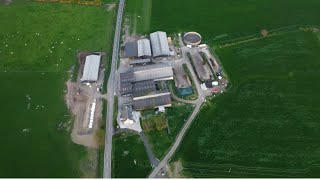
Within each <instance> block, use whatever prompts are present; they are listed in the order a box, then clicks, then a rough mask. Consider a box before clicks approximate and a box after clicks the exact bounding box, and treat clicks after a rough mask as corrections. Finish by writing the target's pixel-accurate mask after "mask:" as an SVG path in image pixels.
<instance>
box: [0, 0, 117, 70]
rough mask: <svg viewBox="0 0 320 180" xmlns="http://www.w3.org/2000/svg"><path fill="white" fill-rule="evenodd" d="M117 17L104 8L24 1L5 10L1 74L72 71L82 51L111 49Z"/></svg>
mask: <svg viewBox="0 0 320 180" xmlns="http://www.w3.org/2000/svg"><path fill="white" fill-rule="evenodd" d="M17 12H18V13H17ZM113 15H114V11H111V12H108V11H106V10H105V9H103V7H95V6H81V5H70V4H52V3H36V2H25V1H22V0H18V1H17V2H16V3H14V4H13V5H10V6H2V7H1V8H0V17H1V19H0V26H1V27H3V28H2V30H1V32H0V39H1V42H3V43H1V44H0V49H1V53H0V59H1V60H2V61H1V63H0V70H1V71H4V70H11V71H13V70H15V71H23V70H28V71H30V70H32V71H65V70H68V69H69V68H70V67H71V66H72V65H73V64H74V63H75V60H76V53H77V51H78V50H80V51H81V50H83V51H84V50H87V51H106V50H107V49H108V47H109V46H110V44H112V43H110V42H111V39H110V38H111V33H110V32H111V30H112V28H108V26H112V24H113ZM92 27H95V28H94V29H95V30H94V31H92ZM37 33H39V35H37ZM78 39H79V40H78ZM108 40H109V42H108ZM106 41H107V42H106ZM6 45H7V46H6ZM11 52H13V54H11ZM51 52H52V53H51ZM60 59H61V60H60ZM57 64H58V66H57Z"/></svg>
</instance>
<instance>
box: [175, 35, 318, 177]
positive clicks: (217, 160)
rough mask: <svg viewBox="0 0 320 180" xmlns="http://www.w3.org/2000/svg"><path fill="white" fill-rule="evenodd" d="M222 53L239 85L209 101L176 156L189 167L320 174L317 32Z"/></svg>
mask: <svg viewBox="0 0 320 180" xmlns="http://www.w3.org/2000/svg"><path fill="white" fill-rule="evenodd" d="M218 54H219V56H220V59H221V62H222V63H223V66H224V68H225V70H226V72H227V73H228V75H229V78H230V80H231V83H232V87H231V88H230V89H229V91H228V92H227V93H226V94H223V95H221V96H219V97H218V98H216V99H214V100H213V101H211V102H210V103H208V104H207V105H205V106H204V107H203V109H202V110H201V112H200V114H199V115H198V117H197V118H196V120H195V121H194V123H193V125H192V127H191V128H190V130H189V131H188V133H187V135H186V137H185V139H184V141H183V142H182V146H181V147H180V150H179V151H178V154H177V156H176V157H175V159H182V161H183V166H184V173H185V175H186V176H192V177H309V176H318V177H319V175H320V174H319V170H320V168H319V166H317V164H319V163H320V146H319V142H318V137H320V126H319V125H320V123H319V118H320V112H319V108H320V103H319V102H320V96H319V95H318V92H319V91H320V85H319V83H317V82H318V81H319V77H320V71H319V69H320V41H319V39H318V37H317V35H316V34H314V33H305V32H294V33H287V34H283V35H280V36H274V37H270V38H265V39H262V40H259V41H255V42H251V43H247V44H242V45H237V46H233V47H229V48H223V49H219V50H218ZM239 166H241V167H239ZM230 168H232V169H233V170H231V171H230V172H229V173H228V171H229V170H230ZM268 168H269V169H268Z"/></svg>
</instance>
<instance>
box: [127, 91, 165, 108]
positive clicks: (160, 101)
mask: <svg viewBox="0 0 320 180" xmlns="http://www.w3.org/2000/svg"><path fill="white" fill-rule="evenodd" d="M158 106H164V107H170V106H171V96H170V93H168V94H163V95H158V96H152V97H150V98H145V99H137V100H133V109H135V110H143V109H148V108H155V107H158Z"/></svg>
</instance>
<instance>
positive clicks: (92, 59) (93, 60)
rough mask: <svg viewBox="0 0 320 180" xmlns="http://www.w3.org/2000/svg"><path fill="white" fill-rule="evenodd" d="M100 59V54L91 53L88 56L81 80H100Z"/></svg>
mask: <svg viewBox="0 0 320 180" xmlns="http://www.w3.org/2000/svg"><path fill="white" fill-rule="evenodd" d="M100 59H101V56H100V55H89V56H87V57H86V62H85V65H84V69H83V74H82V77H81V82H85V83H87V82H89V83H91V82H96V81H97V80H98V74H99V67H100Z"/></svg>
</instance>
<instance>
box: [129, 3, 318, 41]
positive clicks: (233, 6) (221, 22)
mask: <svg viewBox="0 0 320 180" xmlns="http://www.w3.org/2000/svg"><path fill="white" fill-rule="evenodd" d="M143 1H145V0H132V1H130V4H128V5H127V7H126V8H127V11H129V10H130V11H133V10H132V9H135V11H140V12H142V11H143V6H142V4H143ZM319 6H320V1H318V0H307V1H301V0H281V1H277V0H268V1H261V0H238V1H233V0H198V1H194V0H184V1H182V0H176V1H172V0H152V12H151V14H152V16H151V23H150V27H149V32H152V31H158V30H162V31H167V32H168V33H169V34H171V33H176V32H186V31H197V32H199V33H200V34H201V35H202V37H203V39H204V41H205V42H207V43H212V42H222V41H226V40H229V39H234V38H238V37H243V36H247V35H252V34H255V33H259V32H260V31H261V30H262V29H267V30H270V29H277V28H281V27H285V26H293V25H315V24H320V18H318V16H317V15H318V7H319ZM140 14H142V13H140ZM142 18H144V17H143V16H142ZM143 26H144V24H143V23H140V24H138V26H137V28H136V29H137V31H138V32H142V33H146V32H145V31H142V29H143V28H142V27H143Z"/></svg>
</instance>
